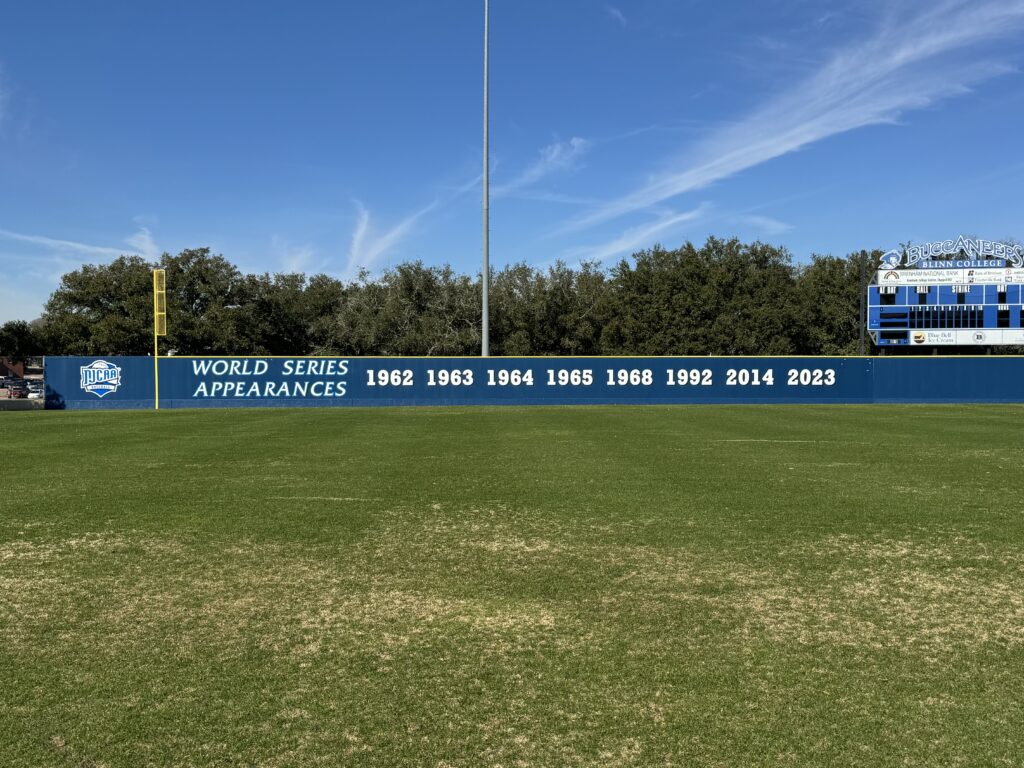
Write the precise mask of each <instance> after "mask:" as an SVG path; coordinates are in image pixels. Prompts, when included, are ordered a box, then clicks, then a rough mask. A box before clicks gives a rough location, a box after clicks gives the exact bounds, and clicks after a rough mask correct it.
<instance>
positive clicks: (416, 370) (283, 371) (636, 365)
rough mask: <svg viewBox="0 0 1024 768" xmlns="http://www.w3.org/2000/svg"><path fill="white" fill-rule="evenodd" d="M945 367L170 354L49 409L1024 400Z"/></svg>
mask: <svg viewBox="0 0 1024 768" xmlns="http://www.w3.org/2000/svg"><path fill="white" fill-rule="evenodd" d="M938 362H939V361H938V359H936V358H906V359H899V358H772V357H751V358H741V357H736V358H733V357H642V358H640V357H626V358H611V357H591V358H583V357H577V358H555V357H547V358H543V357H542V358H493V357H492V358H479V357H473V358H342V357H337V358H310V357H295V358H282V357H246V358H212V357H211V358H205V357H204V358H185V357H165V358H160V359H159V367H158V370H157V371H154V366H153V358H151V357H49V358H47V359H46V388H47V398H46V405H47V408H51V409H73V410H84V409H112V408H113V409H118V408H120V409H142V408H155V407H156V406H157V405H159V407H160V408H227V407H235V408H237V407H249V408H271V407H324V406H328V407H345V406H408V405H419V406H437V405H604V404H609V405H614V404H623V405H639V404H674V403H678V404H686V403H870V402H940V401H946V400H950V401H957V402H984V401H993V402H1024V358H1009V357H987V358H966V357H965V358H954V359H947V360H946V361H945V362H943V363H942V366H941V367H940V366H938ZM950 366H952V368H950ZM940 368H941V375H942V376H946V377H947V378H948V376H949V373H950V371H951V370H953V371H956V372H957V375H956V376H955V377H954V380H955V381H956V382H958V384H957V389H956V390H955V391H952V390H950V388H949V386H948V385H946V384H943V383H942V382H940V381H938V380H937V379H936V376H937V375H939V374H937V373H936V371H940ZM933 369H934V370H933ZM940 384H943V385H942V386H939V385H940ZM930 388H934V392H935V396H934V397H932V396H930V394H929V393H930V391H931V389H930ZM157 390H159V396H158V399H157V394H156V393H157Z"/></svg>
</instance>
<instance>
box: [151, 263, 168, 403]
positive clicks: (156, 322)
mask: <svg viewBox="0 0 1024 768" xmlns="http://www.w3.org/2000/svg"><path fill="white" fill-rule="evenodd" d="M166 335H167V273H166V272H164V270H162V269H154V270H153V410H156V411H159V410H160V363H159V360H160V345H159V341H158V340H159V338H160V337H161V336H166Z"/></svg>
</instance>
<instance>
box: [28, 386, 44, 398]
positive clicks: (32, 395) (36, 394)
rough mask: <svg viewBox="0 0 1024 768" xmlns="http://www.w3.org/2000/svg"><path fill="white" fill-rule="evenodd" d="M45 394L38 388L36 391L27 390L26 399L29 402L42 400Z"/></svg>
mask: <svg viewBox="0 0 1024 768" xmlns="http://www.w3.org/2000/svg"><path fill="white" fill-rule="evenodd" d="M45 394H46V393H44V392H43V390H41V389H38V388H37V389H29V391H28V399H29V400H42V399H43V397H45Z"/></svg>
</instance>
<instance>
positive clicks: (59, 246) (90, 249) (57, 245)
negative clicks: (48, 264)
mask: <svg viewBox="0 0 1024 768" xmlns="http://www.w3.org/2000/svg"><path fill="white" fill-rule="evenodd" d="M0 237H2V238H5V239H7V240H14V241H16V242H19V243H28V244H29V245H34V246H38V247H41V248H47V249H50V250H51V251H62V252H65V253H78V254H81V255H83V256H120V255H121V254H123V253H126V249H124V248H107V247H104V246H99V245H89V244H87V243H76V242H75V241H73V240H58V239H56V238H52V237H43V236H42V235H23V234H20V233H18V232H11V231H10V230H7V229H0Z"/></svg>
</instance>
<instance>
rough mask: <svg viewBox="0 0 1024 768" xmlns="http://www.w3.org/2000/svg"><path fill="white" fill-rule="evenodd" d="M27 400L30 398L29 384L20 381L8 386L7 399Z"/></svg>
mask: <svg viewBox="0 0 1024 768" xmlns="http://www.w3.org/2000/svg"><path fill="white" fill-rule="evenodd" d="M15 397H17V398H26V397H28V384H26V383H25V382H24V381H19V382H16V383H14V384H8V385H7V398H8V399H11V398H15Z"/></svg>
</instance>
